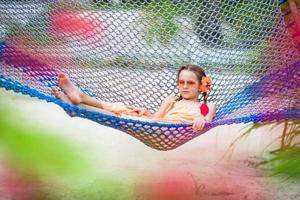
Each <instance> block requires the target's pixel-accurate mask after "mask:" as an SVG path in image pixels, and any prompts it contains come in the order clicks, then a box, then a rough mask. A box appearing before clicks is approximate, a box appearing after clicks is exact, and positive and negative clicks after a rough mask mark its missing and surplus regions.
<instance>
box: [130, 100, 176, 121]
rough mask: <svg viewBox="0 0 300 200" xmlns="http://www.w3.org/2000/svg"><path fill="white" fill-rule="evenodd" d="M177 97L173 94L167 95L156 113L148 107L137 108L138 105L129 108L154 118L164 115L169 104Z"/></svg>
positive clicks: (141, 114)
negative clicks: (151, 111)
mask: <svg viewBox="0 0 300 200" xmlns="http://www.w3.org/2000/svg"><path fill="white" fill-rule="evenodd" d="M175 99H176V97H173V96H168V97H166V98H165V99H164V100H163V102H162V103H161V105H160V107H159V109H158V111H157V112H156V113H154V114H152V113H150V112H149V111H148V110H147V109H146V108H137V107H131V106H128V108H130V109H131V112H136V113H138V115H139V116H143V115H144V116H147V117H149V118H153V117H163V116H164V115H165V114H166V112H167V110H168V108H169V106H170V105H171V103H172V102H173V101H174V100H175Z"/></svg>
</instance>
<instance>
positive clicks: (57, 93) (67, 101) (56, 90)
mask: <svg viewBox="0 0 300 200" xmlns="http://www.w3.org/2000/svg"><path fill="white" fill-rule="evenodd" d="M51 89H52V91H53V94H54V96H55V97H56V98H58V99H60V100H62V101H63V102H66V103H72V102H71V101H70V99H69V98H68V97H67V95H65V94H63V93H61V92H59V91H58V89H57V88H55V87H52V88H51Z"/></svg>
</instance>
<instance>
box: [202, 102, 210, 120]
mask: <svg viewBox="0 0 300 200" xmlns="http://www.w3.org/2000/svg"><path fill="white" fill-rule="evenodd" d="M200 112H201V114H202V115H203V116H204V117H205V116H206V115H207V114H208V112H209V109H208V106H207V104H206V103H202V104H201V106H200Z"/></svg>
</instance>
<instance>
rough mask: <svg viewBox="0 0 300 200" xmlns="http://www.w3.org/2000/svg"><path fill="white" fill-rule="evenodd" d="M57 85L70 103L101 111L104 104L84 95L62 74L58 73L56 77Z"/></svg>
mask: <svg viewBox="0 0 300 200" xmlns="http://www.w3.org/2000/svg"><path fill="white" fill-rule="evenodd" d="M58 85H59V87H60V88H61V89H62V90H63V91H64V93H65V94H66V95H67V97H68V98H69V100H70V102H71V103H73V104H75V105H78V104H86V105H88V106H92V107H96V108H100V109H103V104H105V103H106V102H104V101H102V100H99V99H95V98H92V97H89V96H88V95H86V94H84V93H83V92H82V91H81V90H80V89H79V88H78V87H76V86H75V85H74V84H73V83H72V81H71V80H70V78H69V77H68V76H67V75H66V74H64V73H60V74H59V75H58Z"/></svg>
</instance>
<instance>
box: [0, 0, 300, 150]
mask: <svg viewBox="0 0 300 200" xmlns="http://www.w3.org/2000/svg"><path fill="white" fill-rule="evenodd" d="M289 16H290V14H289V10H288V8H287V3H285V2H284V1H283V2H280V1H260V0H256V1H231V0H224V1H220V2H217V1H203V2H201V1H198V0H197V1H196V0H195V1H184V0H181V1H179V0H178V1H171V0H164V1H156V0H153V1H122V2H121V1H107V2H106V1H97V0H94V1H82V2H81V1H42V2H40V1H39V2H38V3H36V2H17V1H7V2H5V1H1V2H0V18H1V24H0V32H1V36H0V61H1V62H0V63H1V64H0V67H1V68H0V87H3V88H5V89H7V90H13V91H15V92H20V93H22V94H26V95H30V96H32V97H37V98H39V99H42V100H46V101H47V102H53V103H55V104H57V105H59V106H61V107H62V108H63V109H64V110H65V111H66V112H67V113H68V114H69V115H70V116H78V117H83V118H87V119H90V120H93V121H95V122H97V123H99V124H102V125H105V126H109V127H112V128H115V129H118V130H121V131H123V132H126V133H128V134H130V135H132V136H133V137H135V138H137V139H139V140H140V141H142V142H143V143H145V144H146V145H148V146H150V147H152V148H154V149H157V150H170V149H174V148H176V147H178V146H180V145H182V144H184V143H186V142H188V141H190V140H191V139H193V138H195V137H197V136H199V135H201V134H203V133H205V132H207V131H208V130H210V129H211V128H213V127H216V126H219V125H223V124H233V123H248V122H271V121H274V120H276V121H278V120H284V119H297V118H300V90H299V88H300V87H299V86H300V81H299V79H300V70H299V68H300V67H299V66H300V59H299V58H300V56H299V54H298V52H297V51H298V48H297V44H296V43H295V42H294V40H293V37H291V35H293V34H294V33H292V32H291V30H292V29H293V24H292V25H291V24H290V23H292V22H293V19H292V18H291V17H290V18H289ZM286 24H287V25H286ZM187 63H196V64H199V65H200V66H202V67H203V68H204V69H205V70H206V73H207V74H208V75H210V77H211V78H212V80H213V90H212V91H211V93H210V96H209V98H208V101H211V102H214V103H215V104H216V105H217V113H216V117H215V119H214V121H213V122H211V123H207V124H206V125H205V128H204V129H203V130H201V131H197V132H194V131H193V130H192V127H191V125H188V124H168V123H158V122H145V121H140V120H133V119H124V118H120V117H116V116H111V115H107V114H104V113H99V112H95V111H91V110H87V109H84V108H81V107H78V106H75V105H71V104H68V103H65V102H62V101H60V100H59V99H56V98H55V97H54V95H53V94H52V91H51V87H52V86H57V80H56V79H57V75H58V73H59V72H64V73H66V74H68V75H69V76H70V78H71V80H72V81H74V82H75V83H76V85H77V86H78V87H79V88H80V89H81V90H83V91H84V92H85V93H87V94H88V95H90V96H93V97H95V98H99V99H102V100H105V101H109V102H123V103H125V104H128V105H134V106H139V107H146V108H147V109H149V110H150V111H151V112H155V111H156V109H158V107H159V105H160V103H161V101H162V100H163V99H164V98H165V97H166V96H169V95H177V94H178V91H177V89H176V85H175V78H176V77H175V76H176V70H177V68H178V67H179V66H180V65H183V64H187Z"/></svg>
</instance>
